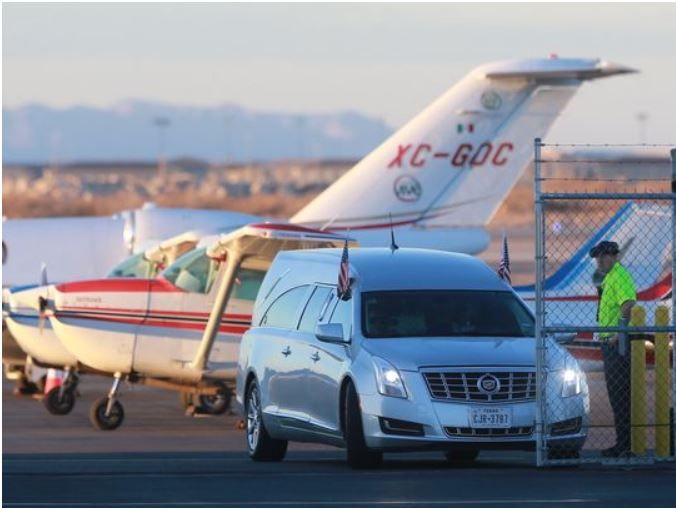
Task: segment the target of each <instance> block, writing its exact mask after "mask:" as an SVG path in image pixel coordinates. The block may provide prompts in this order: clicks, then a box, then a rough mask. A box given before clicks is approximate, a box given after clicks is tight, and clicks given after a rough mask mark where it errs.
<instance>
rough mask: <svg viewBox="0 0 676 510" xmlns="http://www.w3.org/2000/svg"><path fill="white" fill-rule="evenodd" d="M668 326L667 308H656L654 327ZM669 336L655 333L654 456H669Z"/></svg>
mask: <svg viewBox="0 0 676 510" xmlns="http://www.w3.org/2000/svg"><path fill="white" fill-rule="evenodd" d="M668 325H669V308H667V307H666V306H658V307H657V309H656V310H655V326H668ZM669 376H670V374H669V335H668V334H667V333H655V455H656V456H657V457H668V456H669V432H670V427H669V426H670V423H669V421H670V419H671V418H670V416H669V386H670V381H669V379H670V377H669Z"/></svg>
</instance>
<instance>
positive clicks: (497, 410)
mask: <svg viewBox="0 0 676 510" xmlns="http://www.w3.org/2000/svg"><path fill="white" fill-rule="evenodd" d="M469 424H470V426H471V427H472V428H475V429H508V428H510V427H511V426H512V410H511V409H509V408H508V407H472V408H471V409H470V412H469Z"/></svg>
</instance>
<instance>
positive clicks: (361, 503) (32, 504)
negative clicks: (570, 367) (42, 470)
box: [9, 498, 601, 507]
mask: <svg viewBox="0 0 676 510" xmlns="http://www.w3.org/2000/svg"><path fill="white" fill-rule="evenodd" d="M600 502H601V500H600V499H511V498H504V499H437V500H434V499H386V500H383V499H375V500H368V499H363V500H353V499H349V500H344V501H340V502H339V503H338V504H336V500H335V499H333V500H303V499H297V500H285V501H275V500H256V501H251V500H246V501H237V500H233V501H160V502H152V501H124V502H120V501H115V502H112V501H111V502H103V503H102V502H100V501H95V502H84V501H78V502H70V504H77V505H78V506H84V507H90V506H91V507H96V506H100V505H101V504H106V505H107V504H114V505H121V506H131V507H147V506H166V505H171V506H181V507H190V506H214V505H224V506H225V505H230V506H247V507H249V506H251V507H258V506H271V505H272V506H299V507H300V506H321V505H329V506H342V505H345V506H373V505H381V506H406V505H420V504H425V505H504V504H514V505H551V506H556V505H557V504H559V505H564V504H588V503H600ZM9 504H11V506H14V507H38V506H50V505H54V504H55V503H54V502H53V501H32V502H30V503H9ZM68 504H69V503H68V502H66V503H64V502H59V503H58V505H60V506H61V505H68Z"/></svg>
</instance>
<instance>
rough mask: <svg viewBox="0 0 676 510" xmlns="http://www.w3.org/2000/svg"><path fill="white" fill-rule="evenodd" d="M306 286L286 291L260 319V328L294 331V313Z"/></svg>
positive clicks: (301, 299) (303, 295)
mask: <svg viewBox="0 0 676 510" xmlns="http://www.w3.org/2000/svg"><path fill="white" fill-rule="evenodd" d="M307 288H308V285H303V286H301V287H295V288H293V289H291V290H287V291H286V292H285V293H284V294H282V295H281V296H279V297H278V298H277V299H275V301H274V302H273V303H272V304H271V305H270V307H269V308H268V311H267V312H265V315H264V316H263V318H262V319H261V323H260V325H261V326H267V327H271V328H284V329H296V324H297V323H296V317H297V316H296V311H297V310H298V307H299V306H300V305H301V302H302V301H303V298H304V297H305V293H306V291H307Z"/></svg>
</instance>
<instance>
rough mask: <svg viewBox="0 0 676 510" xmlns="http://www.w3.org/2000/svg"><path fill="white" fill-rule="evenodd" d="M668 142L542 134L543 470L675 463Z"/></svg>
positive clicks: (538, 147) (538, 156) (675, 225)
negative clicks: (608, 141) (607, 141)
mask: <svg viewBox="0 0 676 510" xmlns="http://www.w3.org/2000/svg"><path fill="white" fill-rule="evenodd" d="M672 147H673V146H671V147H668V146H658V145H650V146H648V145H640V146H627V145H623V146H617V145H615V146H610V145H603V146H600V145H596V146H594V145H584V146H582V145H559V144H545V143H542V142H541V140H540V139H536V140H535V239H536V253H535V257H536V285H535V294H534V296H533V299H531V303H532V304H533V305H534V311H535V316H536V340H537V341H536V345H537V353H536V354H537V355H536V375H537V381H538V384H537V397H536V406H537V409H536V440H537V441H536V445H537V446H536V448H537V465H538V466H546V465H558V464H577V463H595V462H596V463H608V464H619V465H627V464H643V463H654V462H659V461H674V460H675V456H674V442H675V440H676V438H675V431H674V407H675V406H674V404H675V402H676V368H675V367H676V365H675V363H674V337H675V333H676V322H675V313H674V310H675V298H674V293H673V291H672V289H673V286H674V265H675V261H676V242H675V240H674V237H675V236H674V232H675V231H676V212H675V211H676V149H673V148H672ZM601 241H612V242H613V243H617V246H616V248H617V249H618V251H619V253H617V254H616V255H615V256H614V257H615V258H614V257H613V253H612V252H614V251H615V246H614V245H612V244H605V245H602V249H601V250H599V251H601V252H602V253H608V255H603V256H601V257H598V258H592V257H590V254H589V251H590V249H591V248H592V247H594V246H598V243H599V242H601ZM618 261H619V264H618V263H617V262H618ZM632 301H635V305H634V306H633V307H632V306H631V302H632ZM623 316H626V318H623Z"/></svg>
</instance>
